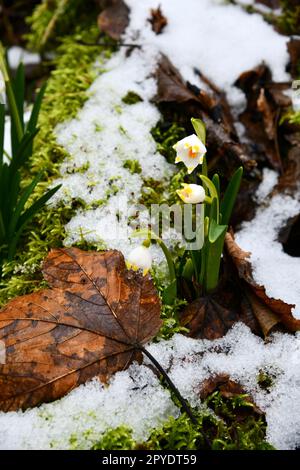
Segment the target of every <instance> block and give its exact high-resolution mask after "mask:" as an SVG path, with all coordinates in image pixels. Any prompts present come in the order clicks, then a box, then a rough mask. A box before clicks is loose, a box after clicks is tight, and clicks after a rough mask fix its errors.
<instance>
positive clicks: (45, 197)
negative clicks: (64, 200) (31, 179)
mask: <svg viewBox="0 0 300 470" xmlns="http://www.w3.org/2000/svg"><path fill="white" fill-rule="evenodd" d="M60 187H61V184H59V185H58V186H55V188H52V189H50V190H49V191H48V192H47V193H46V194H44V195H43V196H41V197H40V198H39V199H38V200H37V201H36V202H34V203H33V204H32V206H30V207H29V208H28V209H27V210H26V211H25V212H24V213H23V214H22V215H21V217H20V218H19V222H18V225H17V230H19V229H20V227H22V226H24V224H26V223H27V222H28V221H29V220H30V219H31V218H32V217H33V216H34V215H35V213H36V212H38V211H39V210H40V209H41V208H42V207H43V206H44V205H45V204H46V202H47V201H49V199H51V197H52V196H53V194H55V193H56V191H58V190H59V188H60Z"/></svg>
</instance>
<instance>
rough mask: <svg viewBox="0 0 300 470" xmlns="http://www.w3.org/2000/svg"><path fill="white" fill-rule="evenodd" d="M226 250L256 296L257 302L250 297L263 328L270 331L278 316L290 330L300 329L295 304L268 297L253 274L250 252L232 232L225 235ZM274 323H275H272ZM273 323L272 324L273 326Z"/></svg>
mask: <svg viewBox="0 0 300 470" xmlns="http://www.w3.org/2000/svg"><path fill="white" fill-rule="evenodd" d="M225 246H226V250H227V252H228V254H229V256H230V257H231V259H232V261H233V263H234V265H235V266H236V268H237V271H238V275H239V277H240V279H242V280H244V281H245V282H246V284H247V286H248V287H249V288H250V290H251V291H252V293H253V294H254V295H255V297H256V299H255V300H256V302H255V303H254V302H253V297H252V300H251V298H250V303H252V306H253V313H254V314H255V316H256V318H257V320H258V321H259V323H260V326H261V328H262V330H265V331H268V328H270V327H272V328H273V326H274V325H275V320H276V317H277V318H278V320H279V321H280V323H282V324H283V325H284V326H285V327H286V328H287V329H289V330H290V331H297V330H300V320H297V319H296V318H294V317H293V315H292V308H294V305H290V304H286V303H285V302H283V301H282V300H280V299H273V298H271V297H268V296H267V294H266V290H265V288H264V286H260V285H259V284H257V283H256V282H255V280H254V279H253V275H252V267H251V263H250V261H249V255H250V253H248V252H245V251H243V250H242V249H241V248H240V247H239V246H238V245H237V243H236V242H235V240H234V238H233V236H232V235H231V234H230V233H227V234H226V237H225ZM258 302H261V303H262V304H263V311H259V308H258V307H259V303H258ZM272 323H274V324H273V325H272ZM271 325H272V326H271Z"/></svg>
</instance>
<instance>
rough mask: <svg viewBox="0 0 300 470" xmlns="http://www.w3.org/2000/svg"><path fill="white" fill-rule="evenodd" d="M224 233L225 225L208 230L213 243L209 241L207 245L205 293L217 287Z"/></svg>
mask: <svg viewBox="0 0 300 470" xmlns="http://www.w3.org/2000/svg"><path fill="white" fill-rule="evenodd" d="M212 223H213V221H212ZM226 232H227V225H217V224H216V226H214V227H213V228H212V229H211V228H210V234H209V238H210V239H211V240H214V241H213V243H211V242H210V241H208V243H207V257H206V275H205V290H206V292H207V293H209V292H211V291H213V290H214V289H216V287H217V286H218V282H219V271H220V264H221V256H222V252H223V246H224V240H225V235H226Z"/></svg>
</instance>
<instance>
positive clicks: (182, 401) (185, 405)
mask: <svg viewBox="0 0 300 470" xmlns="http://www.w3.org/2000/svg"><path fill="white" fill-rule="evenodd" d="M137 348H138V349H140V351H142V352H143V353H144V354H145V356H147V357H148V358H149V359H150V361H151V362H152V363H153V364H154V365H155V367H156V368H157V370H158V371H159V372H160V373H161V374H162V376H163V378H164V379H165V381H166V382H167V384H168V385H169V387H170V388H171V390H172V391H173V392H174V395H175V396H176V398H177V399H178V400H179V402H180V404H181V406H182V408H183V410H184V411H185V412H186V414H187V415H188V416H189V418H190V419H191V421H192V423H193V424H197V419H196V418H195V416H194V415H193V412H192V410H191V408H190V407H189V405H188V403H187V402H186V400H185V399H184V398H183V396H182V395H181V393H180V392H179V390H178V388H177V387H176V385H175V384H174V382H173V381H172V380H171V379H170V377H169V376H168V374H167V372H166V371H165V370H164V369H163V367H162V366H161V365H160V364H159V362H157V360H156V359H155V357H153V356H152V354H151V353H149V351H147V349H145V348H144V347H143V346H141V345H138V346H137Z"/></svg>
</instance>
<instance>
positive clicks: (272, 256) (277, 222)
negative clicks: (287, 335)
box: [236, 170, 300, 318]
mask: <svg viewBox="0 0 300 470" xmlns="http://www.w3.org/2000/svg"><path fill="white" fill-rule="evenodd" d="M276 180H277V177H276V173H275V172H274V171H271V170H264V179H263V182H262V184H261V185H260V187H259V189H258V192H257V198H258V200H259V202H260V203H262V205H261V206H260V207H259V208H258V209H257V212H256V215H255V217H254V219H252V220H251V221H249V222H244V223H243V224H242V228H241V230H240V231H239V232H238V233H237V234H236V241H237V243H238V245H240V246H241V248H242V249H243V250H245V251H250V252H251V257H250V261H251V264H252V267H253V275H254V279H255V281H256V282H257V283H258V284H261V285H263V286H265V288H266V293H267V295H268V296H269V297H273V298H275V299H281V300H283V301H284V302H286V303H288V304H294V305H295V308H294V309H293V311H292V312H293V315H294V317H295V318H300V258H297V257H293V256H290V255H288V254H287V253H285V252H284V251H283V248H282V245H281V243H280V242H279V241H278V235H279V232H280V230H281V229H282V228H283V227H284V226H285V224H286V223H287V221H288V220H289V219H290V218H291V217H294V216H296V215H298V214H299V212H300V200H298V199H297V198H292V197H290V196H288V195H285V194H275V195H274V196H273V197H270V198H267V195H268V192H270V191H271V190H272V188H273V187H274V186H275V184H276ZM299 199H300V198H299Z"/></svg>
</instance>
